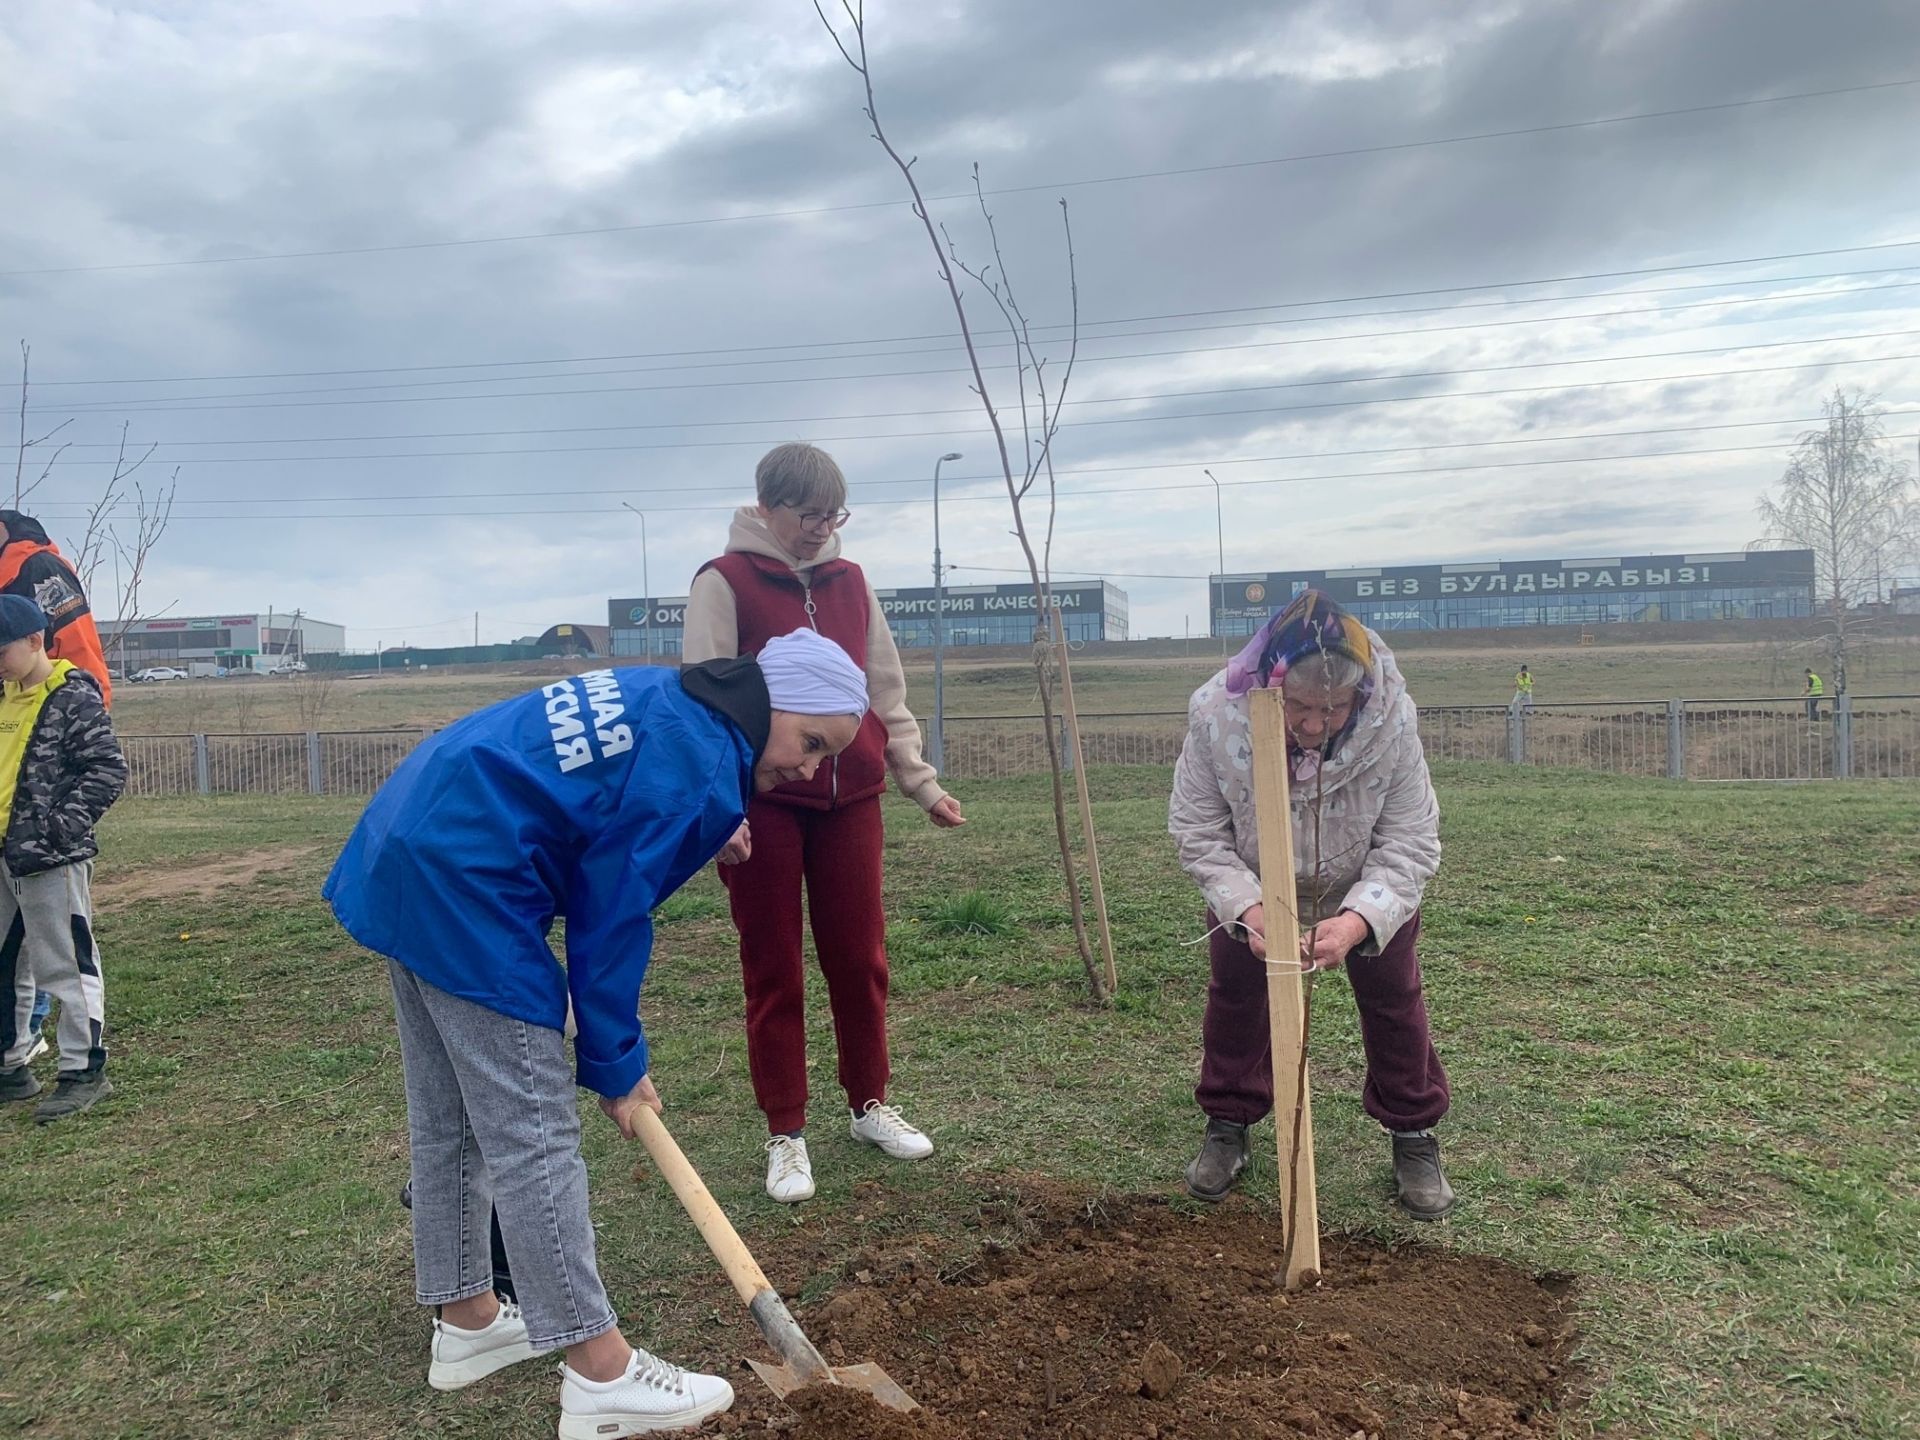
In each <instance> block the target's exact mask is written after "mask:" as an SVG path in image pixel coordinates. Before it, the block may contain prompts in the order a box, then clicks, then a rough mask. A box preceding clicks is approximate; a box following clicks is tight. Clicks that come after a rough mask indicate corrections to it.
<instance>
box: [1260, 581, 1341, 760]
mask: <svg viewBox="0 0 1920 1440" xmlns="http://www.w3.org/2000/svg"><path fill="white" fill-rule="evenodd" d="M1321 654H1325V655H1341V656H1344V657H1346V658H1347V659H1349V660H1353V661H1355V662H1357V663H1358V664H1359V665H1360V667H1361V669H1362V670H1364V671H1365V672H1366V673H1365V677H1364V678H1363V679H1362V680H1361V681H1360V684H1359V685H1358V687H1356V688H1355V690H1354V696H1353V713H1352V714H1351V715H1350V716H1349V717H1348V718H1347V723H1346V725H1345V726H1343V727H1342V728H1341V730H1340V733H1339V734H1337V735H1334V736H1330V737H1329V738H1328V742H1327V744H1326V746H1325V749H1324V753H1325V754H1327V755H1331V754H1333V753H1334V751H1336V750H1337V749H1339V747H1340V742H1341V741H1343V740H1345V739H1346V737H1347V735H1348V734H1349V733H1351V731H1352V730H1353V727H1354V724H1355V722H1356V721H1358V720H1359V718H1360V712H1361V711H1362V710H1364V709H1366V705H1367V700H1368V698H1369V697H1370V696H1371V695H1372V694H1373V642H1372V640H1370V639H1369V638H1368V636H1367V627H1366V626H1364V625H1362V624H1361V623H1360V622H1359V621H1358V620H1356V619H1354V618H1353V616H1351V615H1349V614H1348V613H1347V612H1346V611H1345V610H1343V609H1341V608H1340V604H1339V602H1338V601H1336V600H1334V599H1333V598H1332V597H1331V596H1329V595H1328V594H1327V593H1326V592H1325V591H1323V590H1306V591H1303V592H1301V593H1300V594H1299V595H1297V596H1295V597H1294V600H1293V603H1292V604H1291V605H1289V606H1287V608H1286V609H1284V610H1282V611H1281V612H1280V613H1279V614H1278V615H1275V616H1274V617H1273V618H1272V619H1271V620H1269V621H1267V623H1266V624H1265V625H1263V626H1261V627H1260V629H1259V630H1258V631H1257V632H1255V634H1254V637H1253V639H1251V640H1249V641H1248V642H1247V645H1246V648H1245V649H1243V650H1242V651H1241V652H1240V653H1239V654H1238V655H1236V656H1234V657H1233V659H1231V660H1229V661H1228V662H1227V693H1228V694H1229V695H1245V694H1246V693H1247V692H1248V691H1250V690H1258V689H1261V688H1266V689H1277V688H1278V687H1279V686H1280V685H1281V683H1282V682H1283V681H1285V679H1286V678H1287V670H1288V669H1289V668H1290V667H1291V666H1293V665H1295V664H1298V663H1299V662H1300V661H1302V660H1305V659H1307V658H1308V657H1309V656H1312V655H1321Z"/></svg>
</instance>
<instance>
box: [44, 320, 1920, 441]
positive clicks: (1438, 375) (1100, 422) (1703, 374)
mask: <svg viewBox="0 0 1920 1440" xmlns="http://www.w3.org/2000/svg"><path fill="white" fill-rule="evenodd" d="M1915 334H1920V331H1915V330H1884V331H1869V332H1863V333H1860V334H1856V335H1833V336H1821V337H1813V338H1809V339H1804V340H1771V341H1762V342H1754V343H1748V344H1742V345H1722V346H1709V347H1705V348H1701V349H1694V350H1666V351H1648V352H1643V353H1641V354H1638V355H1613V356H1604V357H1598V358H1593V357H1590V358H1586V359H1573V360H1532V361H1527V362H1524V363H1520V364H1514V365H1485V366H1473V367H1467V368H1463V369H1455V370H1421V371H1401V372H1396V373H1386V374H1379V375H1350V376H1341V377H1336V378H1330V379H1323V380H1280V381H1273V382H1271V383H1268V384H1261V385H1237V386H1229V387H1225V388H1220V389H1214V390H1186V391H1168V392H1164V395H1163V396H1162V397H1158V398H1168V399H1174V398H1179V399H1185V398H1206V397H1213V396H1220V395H1244V394H1254V393H1260V392H1264V391H1271V390H1310V389H1320V388H1324V387H1326V386H1329V385H1352V384H1363V383H1379V382H1383V381H1389V380H1429V379H1446V378H1452V377H1458V376H1462V375H1495V374H1505V373H1512V372H1516V371H1532V370H1548V369H1560V368H1564V367H1567V366H1572V365H1608V364H1621V363H1626V362H1628V361H1637V360H1660V359H1675V358H1682V357H1685V356H1689V355H1723V354H1731V353H1733V352H1736V351H1745V350H1778V349H1786V348H1792V347H1797V346H1801V345H1825V344H1834V343H1838V342H1840V341H1843V340H1873V339H1890V338H1897V337H1901V336H1906V335H1915ZM1907 358H1910V357H1908V356H1903V355H1865V356H1856V357H1853V358H1851V359H1844V358H1834V359H1826V360H1816V361H1811V362H1809V363H1807V364H1804V365H1782V366H1763V367H1757V368H1751V369H1746V370H1705V371H1690V372H1686V373H1683V374H1679V375H1645V376H1628V377H1624V378H1622V379H1618V380H1612V381H1585V382H1581V383H1578V384H1574V385H1546V386H1535V387H1530V388H1529V387H1522V388H1520V389H1515V390H1487V391H1466V392H1440V393H1436V394H1433V395H1384V396H1377V397H1372V398H1369V399H1364V400H1342V401H1332V402H1326V403H1322V404H1310V405H1270V406H1254V407H1249V408H1245V409H1240V410H1192V411H1180V412H1175V413H1172V414H1166V413H1162V414H1158V415H1123V416H1114V417H1109V418H1106V419H1093V420H1080V419H1076V420H1075V421H1073V426H1074V427H1077V428H1085V427H1091V426H1105V425H1149V424H1163V423H1166V422H1169V421H1174V420H1207V419H1230V418H1235V417H1239V416H1245V415H1278V414H1289V413H1292V412H1295V411H1304V410H1322V409H1343V408H1348V407H1357V406H1365V405H1391V404H1405V403H1410V402H1413V401H1420V400H1429V399H1446V398H1452V397H1455V396H1457V395H1459V394H1469V395H1472V394H1481V395H1500V394H1525V393H1530V392H1531V391H1541V390H1546V391H1557V390H1579V389H1587V388H1598V387H1600V386H1603V385H1620V384H1627V385H1642V384H1657V383H1660V382H1662V381H1668V380H1697V379H1713V378H1717V377H1721V376H1726V375H1751V374H1766V373H1769V372H1770V371H1774V370H1810V369H1823V368H1827V367H1831V366H1837V365H1872V364H1881V363H1886V362H1891V361H1895V360H1903V359H1907ZM462 398H467V397H462ZM1139 398H1155V397H1139ZM1081 403H1092V402H1081ZM1107 403H1116V402H1107ZM926 413H928V414H937V413H939V412H932V411H929V412H926ZM950 413H954V414H964V413H969V412H967V411H953V412H950ZM985 433H987V432H986V431H983V430H981V429H979V428H978V427H974V428H964V429H963V428H951V427H950V428H948V429H944V430H899V431H890V432H887V433H883V434H876V435H818V436H815V437H813V438H814V439H815V440H816V441H819V442H828V441H831V442H833V443H836V444H838V443H843V442H847V441H879V440H917V439H927V438H934V437H940V436H947V435H978V434H985ZM155 443H156V444H157V443H158V442H155ZM778 443H780V442H779V441H778V440H769V439H766V438H761V439H747V440H674V441H649V442H644V443H636V444H627V445H572V446H560V447H524V448H523V449H521V450H472V451H403V452H389V453H373V454H361V455H351V454H349V455H261V456H244V455H243V456H212V457H208V458H206V459H201V460H194V461H191V462H184V461H182V462H169V463H192V464H196V465H242V464H283V463H288V462H305V463H311V462H314V461H360V460H409V459H445V458H471V457H475V456H490V455H515V454H567V453H573V452H581V453H587V452H594V451H601V452H606V451H617V452H628V451H651V450H722V449H736V448H741V447H747V448H754V447H763V446H768V445H773V444H778ZM57 463H61V464H71V465H110V464H113V463H115V462H114V461H112V460H107V459H100V460H74V461H62V462H57Z"/></svg>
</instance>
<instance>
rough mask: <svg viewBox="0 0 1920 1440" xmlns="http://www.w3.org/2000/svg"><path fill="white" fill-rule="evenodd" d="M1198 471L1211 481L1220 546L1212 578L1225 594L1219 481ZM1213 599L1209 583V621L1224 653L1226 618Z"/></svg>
mask: <svg viewBox="0 0 1920 1440" xmlns="http://www.w3.org/2000/svg"><path fill="white" fill-rule="evenodd" d="M1200 473H1201V474H1202V475H1205V476H1206V477H1207V479H1209V480H1212V481H1213V533H1214V539H1215V542H1216V543H1217V544H1218V545H1219V547H1220V552H1219V559H1220V568H1219V569H1217V570H1215V571H1214V579H1215V580H1216V581H1218V582H1219V584H1220V594H1221V595H1225V594H1226V588H1227V587H1226V573H1227V521H1226V512H1225V511H1224V510H1223V509H1222V508H1221V505H1220V481H1219V480H1218V479H1217V478H1216V477H1215V476H1214V473H1213V471H1211V470H1202V471H1201V472H1200ZM1214 599H1215V597H1214V591H1213V586H1211V585H1209V586H1208V587H1207V609H1208V611H1209V612H1210V623H1211V626H1212V628H1214V629H1217V630H1219V631H1220V646H1221V653H1223V654H1224V653H1225V652H1226V650H1227V648H1228V642H1227V635H1226V629H1227V625H1226V618H1225V617H1224V616H1223V615H1221V613H1220V611H1221V608H1222V607H1220V606H1219V605H1217V604H1215V603H1214Z"/></svg>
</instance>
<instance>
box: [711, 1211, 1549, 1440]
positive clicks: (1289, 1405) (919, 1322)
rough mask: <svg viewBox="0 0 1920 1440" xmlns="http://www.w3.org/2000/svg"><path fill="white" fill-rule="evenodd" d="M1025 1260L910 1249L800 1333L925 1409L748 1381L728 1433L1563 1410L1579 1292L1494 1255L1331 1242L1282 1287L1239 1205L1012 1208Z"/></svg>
mask: <svg viewBox="0 0 1920 1440" xmlns="http://www.w3.org/2000/svg"><path fill="white" fill-rule="evenodd" d="M1020 1204H1021V1210H1022V1215H1021V1220H1022V1222H1023V1228H1024V1229H1026V1230H1027V1231H1028V1233H1031V1234H1033V1235H1035V1236H1036V1237H1037V1238H1035V1239H1033V1240H1032V1241H1031V1242H1030V1243H1027V1244H1023V1245H1021V1246H1018V1247H1017V1248H1002V1247H995V1246H993V1245H987V1246H986V1247H985V1248H983V1249H982V1250H981V1252H980V1253H979V1254H978V1255H977V1256H976V1257H975V1258H974V1260H973V1261H972V1262H971V1263H967V1262H965V1261H961V1262H959V1263H953V1262H949V1263H948V1264H947V1265H946V1266H945V1267H944V1268H943V1267H942V1265H941V1264H940V1263H939V1262H938V1261H936V1260H935V1259H934V1258H933V1257H932V1256H931V1255H930V1254H929V1253H927V1250H926V1249H924V1248H922V1247H920V1246H916V1245H914V1244H912V1243H910V1242H903V1243H902V1244H901V1245H899V1246H898V1247H897V1248H890V1249H886V1250H881V1251H875V1252H872V1253H870V1254H868V1255H865V1256H862V1257H861V1258H859V1259H858V1260H855V1261H853V1262H851V1263H850V1264H849V1266H848V1270H847V1274H846V1279H845V1282H844V1283H843V1284H842V1285H841V1287H840V1288H839V1289H837V1290H836V1291H835V1292H834V1293H833V1294H832V1295H830V1296H828V1297H827V1298H826V1299H825V1300H823V1301H821V1302H820V1303H819V1304H817V1305H814V1306H813V1307H811V1308H810V1309H809V1310H807V1311H806V1312H805V1313H804V1314H803V1315H802V1323H803V1324H804V1325H805V1326H806V1327H807V1329H808V1332H809V1333H810V1334H811V1335H812V1336H813V1338H814V1340H815V1342H816V1343H818V1344H819V1345H820V1346H821V1348H822V1350H823V1351H825V1352H826V1354H827V1356H828V1358H829V1359H830V1360H832V1361H833V1362H834V1363H836V1364H845V1363H852V1362H856V1361H861V1360H872V1361H876V1362H878V1363H879V1364H880V1365H882V1366H884V1367H885V1369H886V1370H887V1371H888V1373H889V1374H891V1375H892V1376H893V1378H894V1379H895V1380H897V1381H898V1382H899V1383H900V1384H901V1385H902V1386H904V1387H905V1388H906V1390H907V1391H908V1392H909V1393H910V1394H912V1395H913V1397H914V1398H915V1399H916V1400H918V1401H919V1402H920V1403H921V1405H923V1406H924V1407H925V1409H924V1410H923V1411H921V1412H919V1413H917V1414H915V1415H911V1416H901V1415H896V1414H894V1413H892V1412H890V1411H885V1410H882V1409H880V1408H879V1407H878V1406H877V1405H876V1404H874V1403H873V1402H872V1401H871V1400H870V1399H869V1398H868V1397H866V1396H864V1395H854V1394H851V1393H846V1392H842V1393H839V1394H835V1393H832V1392H826V1393H822V1394H813V1393H807V1394H803V1395H800V1396H796V1397H794V1398H795V1401H796V1403H795V1404H794V1406H793V1407H792V1408H788V1407H786V1406H783V1405H781V1404H780V1403H779V1402H777V1401H775V1400H774V1399H773V1398H772V1397H771V1396H769V1395H767V1394H766V1393H765V1392H764V1391H761V1390H758V1389H757V1388H754V1387H751V1386H750V1385H749V1386H743V1387H741V1399H740V1402H739V1404H738V1405H736V1407H735V1409H734V1410H733V1411H732V1412H731V1413H730V1414H729V1415H727V1416H726V1417H724V1418H723V1419H722V1420H721V1421H720V1422H719V1429H720V1431H721V1433H724V1434H746V1433H755V1432H765V1431H768V1430H771V1431H774V1432H780V1433H785V1434H786V1435H788V1436H789V1437H791V1440H1040V1437H1043V1436H1044V1437H1048V1440H1106V1437H1109V1436H1130V1437H1143V1440H1265V1437H1269V1436H1271V1437H1310V1440H1361V1437H1364V1440H1532V1437H1542V1436H1547V1435H1551V1434H1553V1433H1554V1432H1555V1430H1556V1428H1557V1424H1558V1416H1557V1415H1556V1414H1555V1413H1554V1411H1555V1407H1556V1406H1558V1405H1559V1404H1560V1403H1561V1402H1562V1399H1563V1397H1564V1396H1565V1395H1566V1394H1567V1393H1568V1389H1567V1383H1566V1365H1567V1354H1568V1351H1569V1350H1570V1349H1571V1346H1572V1343H1573V1328H1572V1319H1571V1311H1570V1301H1571V1287H1570V1285H1569V1284H1568V1283H1567V1282H1566V1281H1565V1280H1564V1279H1559V1278H1555V1277H1547V1278H1544V1279H1543V1278H1539V1277H1535V1276H1532V1275H1529V1274H1527V1273H1525V1272H1523V1271H1520V1270H1517V1269H1515V1268H1513V1267H1512V1266H1509V1265H1506V1264H1503V1263H1501V1262H1498V1261H1494V1260H1488V1259H1484V1258H1479V1257H1473V1256H1460V1255H1451V1254H1447V1253H1444V1252H1442V1251H1439V1250H1436V1249H1429V1248H1425V1247H1400V1248H1389V1247H1383V1246H1379V1245H1375V1244H1372V1243H1369V1242H1364V1241H1359V1240H1351V1239H1339V1238H1329V1239H1328V1240H1327V1242H1326V1244H1325V1246H1324V1250H1323V1260H1324V1265H1325V1275H1324V1279H1323V1280H1322V1282H1321V1284H1320V1285H1319V1287H1318V1288H1316V1289H1313V1290H1310V1291H1306V1292H1296V1293H1292V1294H1289V1293H1287V1292H1286V1291H1285V1289H1284V1287H1283V1286H1282V1284H1281V1280H1280V1273H1281V1269H1282V1266H1283V1263H1284V1251H1283V1248H1282V1246H1281V1243H1280V1232H1279V1227H1278V1225H1277V1224H1276V1223H1275V1222H1274V1221H1273V1220H1271V1219H1269V1218H1267V1217H1265V1216H1262V1215H1260V1214H1258V1213H1256V1212H1254V1211H1253V1210H1252V1209H1250V1208H1248V1207H1245V1206H1243V1205H1237V1204H1236V1205H1229V1206H1228V1207H1226V1208H1224V1209H1222V1210H1220V1211H1213V1212H1208V1213H1205V1214H1200V1215H1195V1214H1192V1213H1189V1212H1187V1211H1186V1210H1184V1209H1176V1208H1175V1207H1173V1206H1171V1205H1169V1204H1167V1203H1166V1202H1164V1201H1158V1200H1153V1199H1139V1200H1114V1199H1111V1198H1103V1199H1102V1200H1101V1201H1100V1202H1099V1203H1098V1204H1097V1205H1094V1206H1089V1205H1088V1204H1087V1202H1086V1200H1085V1198H1084V1197H1081V1198H1078V1199H1074V1198H1071V1197H1068V1196H1065V1195H1061V1194H1058V1193H1054V1194H1051V1195H1048V1196H1046V1197H1044V1198H1041V1199H1039V1200H1035V1199H1034V1198H1032V1197H1023V1199H1022V1201H1021V1202H1020Z"/></svg>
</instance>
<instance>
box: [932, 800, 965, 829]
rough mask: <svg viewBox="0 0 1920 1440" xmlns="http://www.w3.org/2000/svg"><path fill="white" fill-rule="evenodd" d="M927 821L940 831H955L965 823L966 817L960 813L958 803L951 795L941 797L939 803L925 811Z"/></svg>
mask: <svg viewBox="0 0 1920 1440" xmlns="http://www.w3.org/2000/svg"><path fill="white" fill-rule="evenodd" d="M927 819H929V820H931V821H932V822H933V823H934V824H935V825H938V826H939V827H940V828H941V829H942V830H957V829H959V828H960V827H961V826H962V825H964V824H966V823H967V817H966V816H964V815H962V814H961V813H960V802H959V801H958V800H956V799H954V798H953V796H951V795H942V796H941V797H940V803H939V804H937V805H935V806H934V807H933V808H932V809H931V810H929V811H927Z"/></svg>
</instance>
